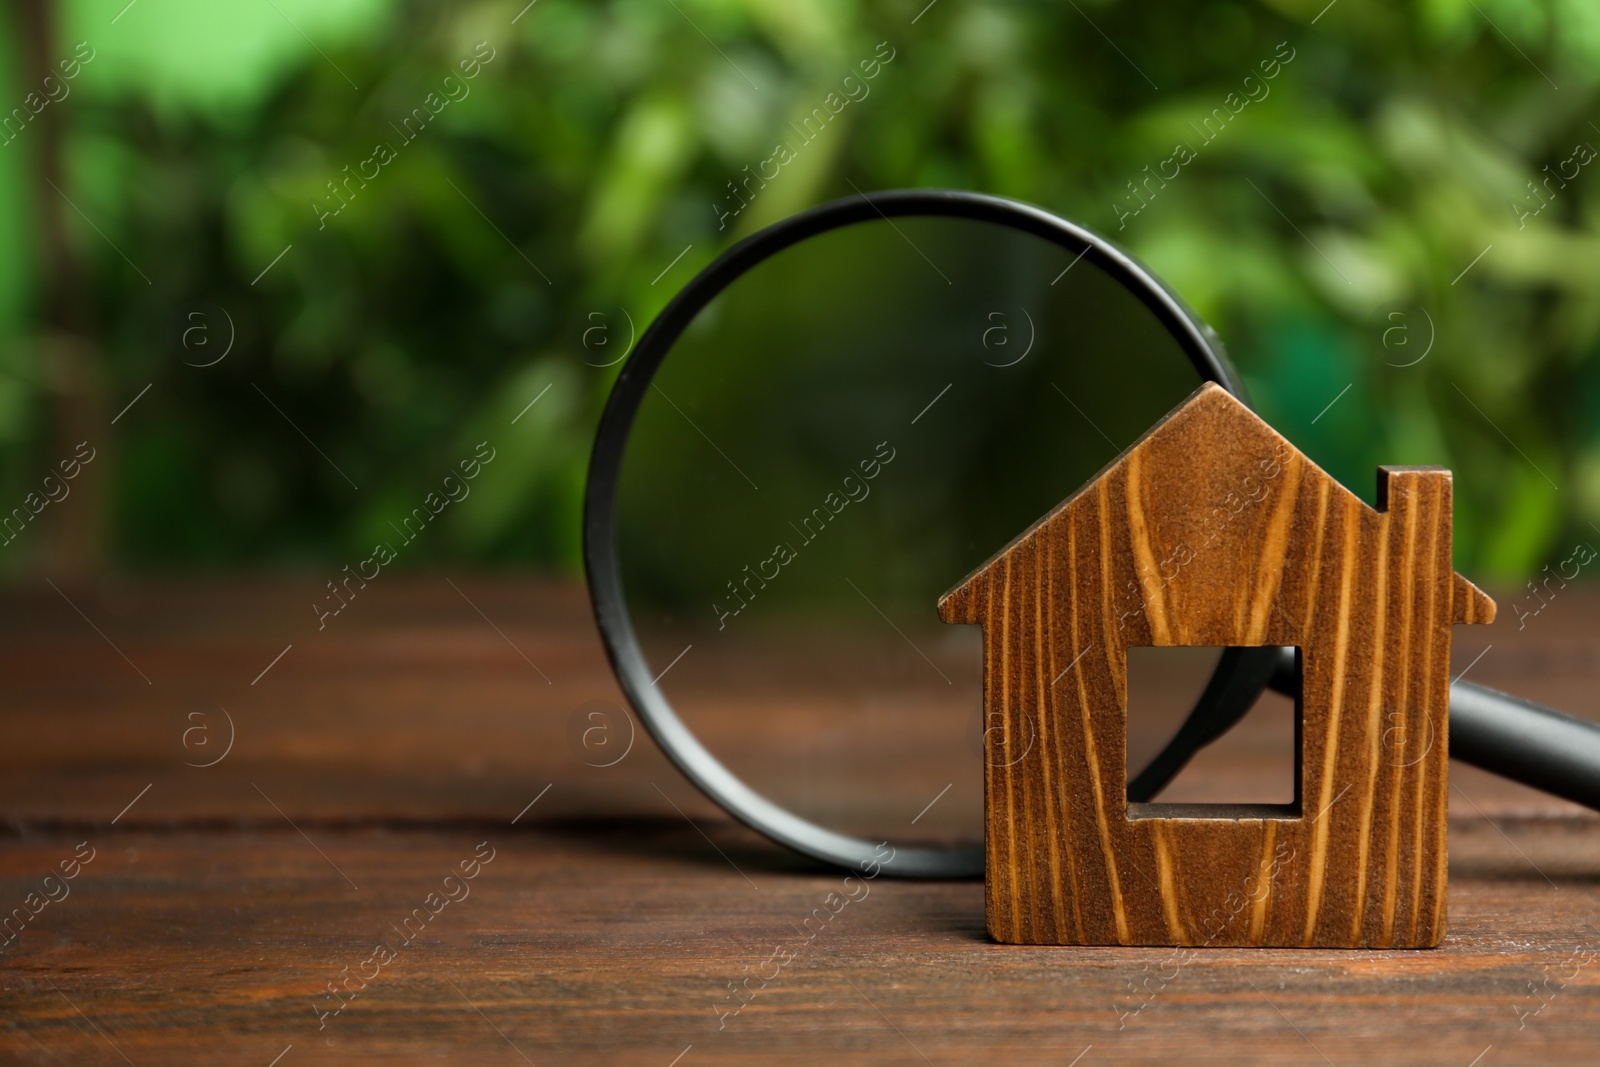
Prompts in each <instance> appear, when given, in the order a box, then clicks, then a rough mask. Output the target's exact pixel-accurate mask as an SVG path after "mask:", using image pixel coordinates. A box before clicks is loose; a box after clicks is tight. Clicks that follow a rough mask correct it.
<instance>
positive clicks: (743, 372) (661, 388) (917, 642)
mask: <svg viewBox="0 0 1600 1067" xmlns="http://www.w3.org/2000/svg"><path fill="white" fill-rule="evenodd" d="M1204 381H1213V382H1216V383H1218V384H1219V385H1221V386H1223V387H1224V388H1226V389H1228V390H1229V391H1230V392H1232V393H1234V394H1235V395H1236V396H1239V397H1240V398H1241V399H1246V400H1247V398H1245V396H1244V390H1243V387H1242V384H1241V383H1240V380H1239V378H1238V375H1237V373H1236V372H1235V371H1234V370H1233V369H1232V367H1231V366H1230V365H1229V363H1228V361H1227V357H1226V355H1225V353H1224V350H1223V347H1222V345H1221V343H1220V341H1219V340H1218V339H1217V337H1216V336H1215V334H1214V333H1212V331H1211V330H1210V329H1209V328H1207V327H1206V326H1205V325H1204V324H1203V323H1202V322H1201V321H1200V320H1199V319H1198V317H1197V316H1195V315H1194V314H1193V313H1192V312H1191V311H1190V310H1189V309H1188V308H1186V307H1185V305H1184V304H1183V303H1182V301H1181V300H1179V299H1178V298H1177V297H1176V296H1175V295H1174V294H1172V293H1171V292H1170V291H1168V290H1167V289H1166V288H1164V287H1163V286H1162V285H1161V283H1160V282H1159V281H1157V280H1156V279H1155V278H1154V277H1153V276H1152V275H1150V274H1149V272H1147V271H1146V270H1144V269H1143V268H1142V267H1141V266H1139V265H1138V264H1137V263H1135V262H1134V261H1133V260H1131V259H1130V258H1129V257H1127V256H1126V255H1125V254H1123V253H1122V252H1120V251H1118V250H1117V249H1116V248H1114V247H1113V246H1112V245H1110V244H1109V243H1108V242H1107V241H1105V240H1103V239H1102V238H1099V237H1097V236H1095V235H1094V234H1092V233H1090V232H1088V231H1086V230H1084V229H1082V228H1080V227H1078V226H1075V225H1073V224H1072V223H1069V222H1066V221H1064V220H1061V219H1059V218H1056V217H1055V216H1053V215H1050V214H1049V213H1047V212H1044V211H1042V210H1039V209H1037V208H1034V207H1030V206H1027V205H1023V204H1019V203H1016V202H1013V201H1009V200H1004V199H1000V198H996V197H991V196H984V195H980V194H973V193H963V192H952V191H937V190H913V191H902V192H891V193H881V194H874V195H872V196H871V197H856V198H851V199H848V200H842V201H836V202H834V203H831V204H826V205H823V206H821V207H818V208H815V209H813V210H810V211H807V212H804V213H802V214H800V215H797V216H794V217H793V218H790V219H788V220H785V221H783V222H780V223H778V224H776V225H774V226H772V227H770V228H768V229H766V230H763V231H761V232H760V233H758V234H756V235H754V236H752V237H750V238H747V239H746V240H744V241H742V242H740V243H739V244H737V245H735V246H733V247H732V248H730V249H729V250H727V251H726V252H725V253H723V254H722V255H721V256H720V257H719V258H718V259H717V260H716V261H714V262H713V263H712V264H711V265H710V266H708V267H707V268H705V269H704V270H703V271H702V272H701V273H700V274H699V275H698V276H697V277H696V278H695V279H694V280H693V281H691V282H690V283H689V285H688V286H686V287H685V288H684V289H683V290H682V291H681V292H680V293H679V294H678V295H677V296H676V297H675V298H674V299H673V300H672V301H671V302H670V303H669V304H668V305H667V307H666V308H665V310H663V311H662V313H661V314H660V315H659V316H658V317H657V319H656V320H655V322H654V323H653V324H652V325H651V326H650V328H649V329H648V330H647V331H646V332H645V334H644V335H643V336H642V337H641V338H640V341H639V344H638V346H637V348H636V349H635V351H634V353H633V354H632V356H631V358H630V359H629V360H628V362H627V363H626V364H624V366H623V368H622V371H621V373H620V375H619V377H618V379H617V382H616V384H615V386H614V388H613V391H612V394H611V396H610V399H609V401H608V403H607V406H606V409H605V412H604V414H603V416H602V419H601V423H600V428H599V432H598V435H597V439H596V443H595V449H594V453H593V456H592V459H591V464H590V470H589V484H588V493H587V499H586V504H585V528H584V538H585V559H586V564H587V568H588V575H589V586H590V594H591V598H592V601H593V604H594V609H595V614H596V618H597V621H598V623H599V628H600V632H601V635H602V639H603V640H604V642H605V645H606V649H607V652H608V654H609V656H610V658H611V662H612V665H613V667H614V669H615V671H616V674H617V677H618V679H619V682H620V683H621V686H622V689H623V691H624V693H625V694H626V695H627V697H628V699H629V701H630V702H631V704H632V706H633V707H634V709H635V710H636V711H637V712H638V714H639V716H640V718H641V719H642V720H643V722H644V724H645V726H646V727H647V728H648V729H649V730H650V732H651V734H652V735H653V736H654V737H655V739H656V741H657V742H658V743H659V744H660V745H661V747H662V749H663V751H665V752H666V754H667V755H668V757H669V758H671V759H672V761H673V762H674V763H675V764H676V765H677V766H678V768H679V769H680V770H681V771H682V772H683V773H684V774H685V775H686V776H687V777H688V778H689V779H690V780H691V781H693V782H694V783H695V784H696V785H697V786H698V787H699V788H700V789H701V790H703V791H704V792H705V793H706V794H707V795H708V796H710V797H711V798H712V799H713V800H714V801H716V802H717V803H718V804H719V805H721V806H722V807H723V808H724V809H726V810H727V811H729V812H730V813H731V814H733V815H734V816H735V817H737V818H738V819H740V820H741V821H743V822H744V823H746V824H747V825H749V826H751V827H752V828H754V829H756V830H758V831H759V832H761V833H763V834H765V835H767V836H768V837H770V838H772V839H774V840H776V841H779V842H781V843H783V844H785V845H787V846H789V847H791V848H793V849H795V850H796V851H799V852H801V853H804V854H806V855H808V856H812V857H814V858H816V859H819V860H823V861H826V862H829V863H834V864H838V865H841V866H846V867H856V868H859V867H861V866H862V865H863V864H871V863H874V862H876V863H880V864H881V863H882V862H883V858H884V852H883V851H881V845H883V844H884V843H888V844H891V845H892V846H893V847H894V850H895V851H894V861H893V863H892V865H888V866H884V868H883V869H884V870H887V871H889V872H890V873H893V874H897V875H901V876H911V877H970V876H977V875H981V874H982V872H983V849H982V800H981V798H982V774H983V771H984V768H983V762H982V756H981V753H983V751H984V746H983V744H982V740H983V733H984V729H985V727H986V724H985V723H984V721H983V719H982V712H981V701H982V698H981V692H980V680H981V679H980V673H981V672H980V670H979V663H980V656H981V646H980V641H981V638H980V636H979V634H978V633H977V632H976V630H975V629H972V628H961V627H946V626H943V625H942V624H941V623H940V622H939V621H938V619H937V616H936V614H935V612H934V604H935V603H936V602H937V600H938V597H939V596H940V594H942V593H943V592H945V591H946V590H947V589H949V588H950V587H951V586H952V585H954V584H955V583H956V582H957V581H959V580H960V578H961V577H962V576H964V575H966V574H967V573H969V572H970V571H971V570H972V569H973V568H974V567H975V566H977V565H978V564H980V563H982V562H983V561H984V560H986V559H988V558H989V557H990V556H991V555H992V554H993V552H994V550H995V548H996V547H997V546H999V545H1002V544H1004V543H1006V542H1007V541H1008V540H1010V538H1011V537H1012V536H1013V535H1014V534H1015V532H1016V530H1018V529H1022V528H1024V527H1026V526H1027V525H1029V524H1030V523H1032V522H1033V520H1034V519H1036V518H1037V517H1038V516H1039V515H1041V514H1045V513H1047V512H1048V511H1049V510H1050V509H1051V508H1052V507H1054V506H1055V505H1056V504H1057V503H1059V502H1060V501H1061V500H1062V499H1064V498H1065V497H1067V496H1068V495H1070V494H1071V493H1072V492H1073V491H1075V490H1076V489H1078V488H1079V487H1080V486H1081V485H1083V484H1084V483H1086V482H1088V481H1089V480H1091V479H1092V477H1093V476H1094V474H1095V473H1096V471H1098V470H1099V469H1100V468H1101V467H1103V466H1104V465H1105V464H1107V463H1108V462H1110V461H1111V460H1113V459H1114V458H1115V457H1116V456H1117V455H1119V454H1120V453H1121V452H1122V451H1123V449H1124V448H1126V447H1127V446H1128V445H1129V444H1131V443H1132V442H1133V441H1134V440H1136V439H1137V438H1138V437H1139V436H1140V435H1141V434H1142V433H1143V432H1144V431H1145V430H1147V429H1148V428H1149V426H1151V425H1152V424H1153V423H1155V422H1156V421H1157V420H1158V419H1159V418H1160V417H1161V416H1162V415H1164V414H1166V413H1167V412H1168V411H1169V410H1171V409H1172V408H1173V407H1174V406H1175V405H1176V404H1177V403H1179V402H1180V401H1182V400H1183V399H1184V398H1185V397H1186V396H1188V395H1189V394H1190V393H1192V392H1193V391H1194V389H1195V388H1196V387H1197V386H1198V385H1199V384H1200V383H1202V382H1204ZM1247 402H1248V401H1247ZM1292 673H1293V669H1292V661H1291V662H1290V663H1289V665H1288V667H1287V670H1286V668H1285V665H1284V662H1283V661H1282V658H1281V655H1280V653H1279V651H1278V650H1276V649H1271V648H1265V649H1235V650H1229V651H1227V652H1225V653H1223V654H1222V658H1221V659H1219V661H1218V662H1217V664H1216V666H1215V668H1214V669H1213V671H1212V674H1211V680H1210V682H1209V683H1208V684H1207V685H1206V687H1205V688H1204V690H1203V691H1202V692H1201V693H1200V695H1199V697H1198V699H1197V701H1196V703H1195V707H1194V709H1193V710H1192V712H1191V713H1190V715H1189V717H1188V718H1187V719H1186V720H1185V722H1184V725H1183V726H1182V727H1181V728H1180V729H1179V730H1178V732H1177V733H1176V734H1175V735H1174V737H1173V738H1172V740H1171V741H1170V742H1169V743H1168V745H1167V746H1166V748H1165V749H1163V750H1162V751H1161V752H1160V753H1158V754H1157V756H1156V757H1155V759H1154V760H1153V761H1152V762H1151V763H1150V765H1149V767H1148V768H1147V769H1146V771H1145V772H1144V773H1142V774H1139V775H1135V776H1130V782H1129V794H1130V799H1134V800H1145V799H1149V798H1150V797H1152V796H1154V795H1155V793H1156V792H1158V791H1159V790H1160V788H1161V787H1162V786H1164V785H1165V784H1166V783H1167V782H1168V781H1170V780H1171V778H1172V777H1173V776H1174V775H1175V774H1176V773H1177V771H1178V770H1179V769H1181V767H1182V766H1183V765H1184V763H1185V762H1187V760H1188V759H1189V758H1190V757H1191V756H1192V755H1193V754H1194V753H1195V752H1196V751H1198V750H1199V749H1200V748H1201V747H1203V746H1204V745H1206V744H1209V743H1210V742H1211V741H1212V740H1215V738H1216V737H1219V736H1221V734H1222V733H1224V732H1226V731H1227V729H1229V728H1230V727H1231V726H1232V725H1233V724H1234V723H1235V722H1237V721H1238V719H1239V718H1240V717H1241V716H1242V715H1243V714H1244V713H1245V712H1246V711H1247V710H1248V709H1249V708H1250V707H1251V705H1253V704H1254V703H1255V700H1256V698H1257V697H1258V696H1259V695H1260V693H1261V692H1262V690H1263V689H1264V688H1266V687H1268V686H1271V685H1274V684H1277V685H1279V686H1280V687H1285V686H1292V684H1293V680H1292ZM1488 692H1489V691H1486V690H1474V695H1475V697H1477V699H1476V703H1475V704H1473V707H1474V708H1476V709H1477V710H1478V711H1480V712H1482V714H1479V715H1478V716H1477V718H1476V720H1474V721H1476V722H1478V723H1479V725H1480V726H1482V729H1480V730H1479V734H1481V735H1483V736H1481V737H1478V738H1477V741H1478V742H1479V744H1478V748H1480V749H1484V750H1485V753H1486V754H1487V755H1489V758H1490V759H1493V758H1494V756H1493V755H1492V753H1493V751H1494V750H1497V749H1499V748H1500V747H1502V746H1501V742H1502V741H1503V740H1504V739H1503V737H1501V735H1503V734H1505V733H1507V732H1508V731H1509V732H1511V733H1515V734H1516V735H1517V736H1518V737H1519V738H1522V740H1523V741H1524V742H1526V731H1524V730H1522V725H1524V720H1526V719H1527V716H1528V715H1529V714H1532V712H1529V711H1528V710H1527V709H1528V707H1529V706H1527V705H1520V704H1518V703H1517V702H1514V701H1511V700H1510V698H1504V699H1496V698H1495V697H1483V696H1482V695H1481V694H1484V693H1488ZM1453 698H1455V699H1456V700H1457V701H1458V702H1459V700H1460V694H1459V693H1455V692H1454V691H1453ZM1468 703H1472V701H1470V700H1469V702H1468ZM1538 713H1539V714H1542V715H1545V716H1546V717H1547V721H1545V722H1544V725H1545V728H1546V730H1545V732H1546V734H1548V733H1549V732H1550V730H1551V729H1554V728H1552V727H1551V726H1550V723H1551V722H1554V721H1555V719H1559V720H1562V722H1561V723H1559V724H1558V727H1559V729H1557V731H1556V732H1558V733H1560V732H1561V731H1563V730H1564V731H1566V733H1564V734H1562V738H1561V740H1562V742H1563V745H1564V748H1565V750H1566V753H1567V757H1568V759H1569V762H1570V761H1571V758H1572V754H1573V753H1574V752H1577V753H1580V754H1582V753H1587V759H1588V762H1583V760H1582V759H1580V760H1579V765H1578V766H1576V767H1568V768H1567V772H1568V773H1565V775H1564V776H1563V775H1556V777H1557V778H1561V780H1562V783H1563V784H1564V786H1572V787H1574V788H1576V789H1577V790H1578V791H1580V792H1582V791H1584V790H1587V791H1588V792H1587V794H1585V795H1588V796H1589V799H1587V800H1582V798H1581V797H1574V799H1580V800H1581V802H1584V803H1591V804H1593V803H1594V802H1595V800H1596V799H1600V788H1597V787H1596V785H1595V783H1597V782H1600V774H1596V773H1595V764H1596V762H1597V761H1596V760H1595V759H1594V758H1593V757H1594V754H1595V753H1596V752H1600V730H1597V729H1595V728H1593V727H1589V726H1588V724H1583V723H1579V722H1578V721H1577V720H1570V719H1565V717H1562V716H1555V713H1551V712H1547V711H1544V710H1542V709H1539V711H1538ZM1519 716H1520V718H1519ZM1548 716H1555V719H1548ZM1458 718H1459V712H1458V711H1457V710H1456V709H1455V708H1454V707H1453V709H1452V730H1453V732H1454V737H1453V738H1452V746H1453V754H1455V755H1458V756H1459V755H1461V754H1462V752H1463V749H1464V748H1465V750H1466V751H1469V752H1471V751H1474V750H1475V749H1474V745H1473V731H1472V729H1471V727H1470V724H1469V727H1468V728H1467V730H1466V733H1467V735H1468V736H1467V743H1466V744H1465V745H1463V738H1462V733H1463V728H1462V726H1461V724H1460V723H1459V722H1458V721H1457V719H1458ZM1574 730H1575V731H1578V732H1580V733H1583V734H1584V744H1582V745H1578V746H1577V747H1576V748H1574V746H1573V744H1572V743H1571V742H1572V737H1571V736H1569V735H1571V733H1572V731H1574ZM1590 735H1593V736H1590ZM1546 740H1549V738H1546ZM1527 749H1528V745H1527V743H1523V744H1521V745H1520V747H1519V748H1518V751H1519V752H1521V753H1522V755H1523V756H1524V757H1525V758H1524V763H1525V764H1526V763H1527V762H1528V758H1526V757H1529V753H1528V752H1527ZM1535 749H1536V750H1537V751H1535V752H1534V753H1533V755H1532V757H1531V758H1532V763H1533V764H1534V766H1532V767H1531V768H1530V767H1528V766H1524V767H1523V768H1522V769H1523V771H1524V772H1527V773H1523V774H1521V775H1520V777H1521V780H1524V781H1527V780H1528V779H1529V776H1530V774H1531V775H1532V776H1533V777H1536V778H1538V779H1539V780H1538V781H1534V782H1533V783H1532V784H1536V785H1541V786H1542V787H1545V788H1550V786H1549V785H1548V784H1547V782H1546V781H1545V778H1544V777H1543V774H1544V771H1545V770H1548V768H1547V767H1546V766H1545V765H1544V763H1542V762H1541V759H1540V757H1539V755H1538V752H1539V751H1542V750H1539V749H1538V746H1537V745H1536V746H1535ZM1480 765H1483V764H1481V763H1480ZM1491 769H1495V768H1491ZM1513 776H1514V777H1518V776H1519V775H1518V774H1513ZM885 787H888V789H889V791H892V793H893V794H894V795H895V796H904V797H905V798H906V808H905V812H904V817H903V818H900V819H894V820H891V821H890V823H889V824H881V823H880V824H873V823H869V822H865V821H864V816H863V814H862V813H863V812H866V811H874V810H876V811H878V812H879V813H880V815H881V810H882V805H881V804H871V803H868V802H867V798H868V794H869V793H870V794H871V795H873V796H878V797H881V796H882V795H883V794H884V792H885V791H886V789H885ZM1554 791H1556V792H1562V790H1561V789H1560V788H1557V789H1555V790H1554ZM1573 792H1574V789H1573V788H1568V789H1567V791H1566V792H1563V793H1562V795H1567V796H1572V795H1573Z"/></svg>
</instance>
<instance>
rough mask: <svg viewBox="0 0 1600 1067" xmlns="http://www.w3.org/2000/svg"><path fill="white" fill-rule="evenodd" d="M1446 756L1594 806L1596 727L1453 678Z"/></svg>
mask: <svg viewBox="0 0 1600 1067" xmlns="http://www.w3.org/2000/svg"><path fill="white" fill-rule="evenodd" d="M1450 755H1451V757H1452V758H1454V759H1459V760H1460V761H1461V762H1463V763H1470V764H1472V765H1473V766H1474V767H1482V768H1483V769H1484V770H1486V771H1493V772H1494V773H1496V774H1499V775H1503V776H1505V777H1507V778H1510V779H1511V780H1512V781H1515V782H1521V783H1523V784H1524V785H1531V786H1533V787H1534V788H1535V789H1542V790H1544V791H1545V792H1546V793H1554V794H1555V795H1556V796H1558V797H1565V798H1566V799H1567V800H1572V801H1576V802H1577V803H1579V804H1582V805H1583V806H1585V807H1588V808H1594V809H1596V810H1600V725H1596V724H1594V723H1592V722H1588V721H1586V720H1584V719H1576V718H1573V717H1572V716H1571V715H1563V714H1561V713H1560V712H1559V711H1552V710H1551V709H1550V708H1547V707H1543V706H1541V705H1539V704H1535V703H1533V702H1532V701H1528V700H1522V699H1520V698H1518V697H1514V696H1510V695H1509V694H1506V693H1502V692H1500V691H1499V690H1496V689H1489V688H1487V687H1485V686H1481V685H1474V684H1473V683H1471V682H1456V683H1455V684H1454V685H1452V686H1451V687H1450Z"/></svg>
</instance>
